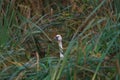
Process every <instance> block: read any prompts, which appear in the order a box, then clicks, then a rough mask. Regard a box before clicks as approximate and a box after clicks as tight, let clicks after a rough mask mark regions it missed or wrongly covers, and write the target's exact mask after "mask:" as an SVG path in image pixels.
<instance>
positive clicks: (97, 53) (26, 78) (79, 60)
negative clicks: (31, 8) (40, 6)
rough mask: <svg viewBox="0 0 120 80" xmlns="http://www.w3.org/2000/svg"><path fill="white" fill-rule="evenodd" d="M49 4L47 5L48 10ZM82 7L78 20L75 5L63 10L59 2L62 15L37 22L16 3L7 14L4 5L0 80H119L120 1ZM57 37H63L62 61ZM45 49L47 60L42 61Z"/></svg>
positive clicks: (0, 27)
mask: <svg viewBox="0 0 120 80" xmlns="http://www.w3.org/2000/svg"><path fill="white" fill-rule="evenodd" d="M73 1H74V0H73ZM50 2H52V1H50ZM50 2H47V3H46V4H47V5H48V6H50V4H49V3H50ZM80 2H82V3H83V4H82V7H83V8H81V9H82V10H83V12H81V13H80V15H78V13H77V11H76V9H75V6H78V5H77V4H75V3H74V4H73V5H68V6H67V7H66V6H64V7H63V6H62V7H61V6H60V5H62V4H61V3H60V2H59V5H56V6H57V7H59V11H56V13H54V14H52V12H49V13H46V14H45V15H39V17H37V19H36V15H35V16H32V17H31V16H28V17H26V16H25V15H22V13H21V12H20V11H19V10H17V9H16V8H15V7H13V5H12V1H10V2H9V3H6V4H7V5H6V6H4V8H3V5H2V4H3V3H4V1H3V0H1V2H0V3H1V4H0V10H1V14H0V16H1V17H0V79H1V80H5V79H7V80H119V78H120V77H119V75H120V68H119V67H120V63H119V62H120V59H119V56H120V55H119V52H120V51H119V49H120V47H119V44H120V40H119V38H120V30H119V29H120V28H119V26H120V23H119V18H120V15H119V7H118V6H119V4H118V2H119V1H118V2H117V0H116V1H114V4H112V2H109V1H107V0H103V1H102V2H101V3H100V4H99V2H97V0H95V1H89V0H83V1H80ZM56 3H57V2H56ZM78 3H79V1H78ZM79 4H80V3H79ZM73 6H74V7H73ZM89 6H91V7H89ZM108 7H110V8H108ZM106 8H107V9H106ZM71 9H72V10H71ZM89 9H92V10H89ZM101 10H103V11H101ZM104 10H107V11H108V13H107V11H104ZM110 10H113V13H109V11H110ZM114 10H115V11H114ZM73 11H76V13H75V12H73ZM49 14H50V15H49ZM76 16H77V17H76ZM55 34H61V35H62V36H63V46H64V48H65V49H64V55H65V57H64V59H63V60H61V59H60V58H59V57H57V56H58V55H59V53H58V52H59V50H58V48H57V43H56V42H55V41H54V40H53V38H54V36H55ZM41 46H42V47H41ZM42 49H45V51H46V56H45V57H43V58H40V57H39V56H41V55H43V54H41V53H40V51H41V50H42ZM33 50H35V51H37V52H38V53H36V55H37V56H36V57H31V56H30V55H31V53H32V51H33ZM38 54H39V55H38Z"/></svg>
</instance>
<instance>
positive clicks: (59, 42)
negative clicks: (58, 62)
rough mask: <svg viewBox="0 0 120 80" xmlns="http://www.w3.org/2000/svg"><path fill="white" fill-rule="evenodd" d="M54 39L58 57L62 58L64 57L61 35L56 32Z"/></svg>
mask: <svg viewBox="0 0 120 80" xmlns="http://www.w3.org/2000/svg"><path fill="white" fill-rule="evenodd" d="M55 39H56V40H57V42H58V46H59V53H60V58H61V59H62V58H64V55H63V47H62V36H61V35H59V34H58V35H56V36H55Z"/></svg>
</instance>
